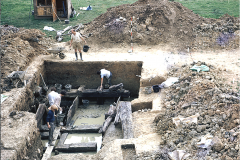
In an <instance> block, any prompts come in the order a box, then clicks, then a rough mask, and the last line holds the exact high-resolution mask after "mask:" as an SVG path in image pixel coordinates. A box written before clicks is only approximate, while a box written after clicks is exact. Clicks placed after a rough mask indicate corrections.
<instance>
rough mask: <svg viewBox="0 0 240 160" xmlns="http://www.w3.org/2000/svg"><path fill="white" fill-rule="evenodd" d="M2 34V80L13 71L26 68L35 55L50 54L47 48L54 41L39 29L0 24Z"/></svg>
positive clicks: (0, 51)
mask: <svg viewBox="0 0 240 160" xmlns="http://www.w3.org/2000/svg"><path fill="white" fill-rule="evenodd" d="M0 34H1V47H0V53H1V74H2V75H1V76H2V77H1V78H2V79H1V80H3V78H5V77H6V76H7V75H9V74H10V73H11V72H13V71H17V70H19V71H23V70H24V69H26V66H28V64H29V63H30V62H31V61H32V59H33V58H34V57H35V56H37V55H40V54H48V53H47V51H46V49H47V48H48V47H49V46H50V45H51V42H52V40H51V39H50V38H45V37H44V35H45V34H44V33H43V32H41V31H40V30H37V29H23V28H16V27H13V26H6V27H5V26H0ZM18 67H19V68H18Z"/></svg>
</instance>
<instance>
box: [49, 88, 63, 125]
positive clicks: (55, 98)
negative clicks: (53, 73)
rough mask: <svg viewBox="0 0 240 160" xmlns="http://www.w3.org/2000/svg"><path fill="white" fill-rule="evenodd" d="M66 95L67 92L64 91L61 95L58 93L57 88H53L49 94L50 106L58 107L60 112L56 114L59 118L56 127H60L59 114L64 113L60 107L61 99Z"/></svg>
mask: <svg viewBox="0 0 240 160" xmlns="http://www.w3.org/2000/svg"><path fill="white" fill-rule="evenodd" d="M65 95H66V91H64V90H62V91H61V93H60V94H58V93H57V92H56V88H55V87H52V88H51V92H50V93H49V94H48V100H49V104H50V106H51V105H56V106H57V107H58V110H57V111H56V112H55V115H56V116H57V119H56V126H57V127H59V126H60V119H59V113H60V114H61V113H62V108H61V107H60V104H61V99H62V97H63V96H65Z"/></svg>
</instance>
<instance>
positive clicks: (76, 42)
mask: <svg viewBox="0 0 240 160" xmlns="http://www.w3.org/2000/svg"><path fill="white" fill-rule="evenodd" d="M71 31H72V35H71V41H70V47H71V45H72V46H73V49H74V50H75V55H76V61H77V60H78V56H77V50H78V51H79V54H80V58H81V60H82V61H83V59H82V51H81V44H80V42H81V41H85V39H84V38H83V37H82V36H81V34H80V33H79V32H76V31H75V30H74V29H72V30H71ZM85 44H87V42H86V41H85Z"/></svg>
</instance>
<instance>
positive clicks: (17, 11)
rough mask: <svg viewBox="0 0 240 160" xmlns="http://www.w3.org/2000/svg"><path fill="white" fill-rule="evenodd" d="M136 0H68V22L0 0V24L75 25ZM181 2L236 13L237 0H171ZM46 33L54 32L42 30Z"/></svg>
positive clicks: (211, 12)
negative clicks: (71, 10) (70, 12)
mask: <svg viewBox="0 0 240 160" xmlns="http://www.w3.org/2000/svg"><path fill="white" fill-rule="evenodd" d="M135 1H136V0H114V1H113V0H86V1H81V0H72V4H73V7H74V8H75V10H76V12H77V13H79V16H78V17H74V18H71V19H70V23H69V24H65V23H64V21H61V22H60V21H58V20H57V21H56V22H52V20H51V19H48V20H35V19H34V16H33V15H32V14H31V11H32V10H33V4H32V5H31V0H2V1H1V25H4V24H8V25H14V26H16V27H24V28H36V29H40V30H42V31H43V27H44V26H49V27H53V28H55V29H56V30H61V29H64V28H65V27H67V26H70V25H72V26H75V25H77V24H79V23H83V24H84V23H88V22H90V21H92V20H93V19H94V18H96V17H98V16H99V15H101V14H103V13H105V12H106V11H107V8H110V7H114V6H118V5H121V4H129V3H134V2H135ZM174 1H178V2H180V3H182V4H183V5H184V6H186V7H187V8H189V9H191V10H193V12H194V13H197V14H199V15H201V16H203V17H207V18H219V17H220V16H222V15H223V14H225V13H228V14H229V15H232V16H239V0H174ZM88 5H91V6H92V8H93V10H92V11H82V10H80V7H87V6H88ZM44 32H45V33H46V34H47V35H50V34H51V35H53V36H55V35H56V33H55V32H49V31H44Z"/></svg>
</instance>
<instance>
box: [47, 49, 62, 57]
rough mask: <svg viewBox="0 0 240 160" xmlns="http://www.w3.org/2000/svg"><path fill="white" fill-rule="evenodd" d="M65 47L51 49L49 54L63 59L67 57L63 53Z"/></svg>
mask: <svg viewBox="0 0 240 160" xmlns="http://www.w3.org/2000/svg"><path fill="white" fill-rule="evenodd" d="M64 49H65V48H64V47H57V48H52V49H51V48H50V49H48V50H47V51H48V53H51V54H52V55H53V56H54V57H57V56H59V58H61V59H63V58H65V57H66V55H65V54H64V53H62V51H63V50H64Z"/></svg>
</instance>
